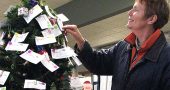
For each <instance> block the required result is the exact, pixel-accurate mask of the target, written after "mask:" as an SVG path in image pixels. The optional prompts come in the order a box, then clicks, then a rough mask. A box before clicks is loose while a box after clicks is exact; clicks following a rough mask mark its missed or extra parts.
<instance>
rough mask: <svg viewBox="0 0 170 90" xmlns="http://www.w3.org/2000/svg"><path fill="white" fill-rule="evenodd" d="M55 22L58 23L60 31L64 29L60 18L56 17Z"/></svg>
mask: <svg viewBox="0 0 170 90" xmlns="http://www.w3.org/2000/svg"><path fill="white" fill-rule="evenodd" d="M57 24H58V27H59V29H60V30H61V31H64V30H63V22H62V21H61V19H60V18H57Z"/></svg>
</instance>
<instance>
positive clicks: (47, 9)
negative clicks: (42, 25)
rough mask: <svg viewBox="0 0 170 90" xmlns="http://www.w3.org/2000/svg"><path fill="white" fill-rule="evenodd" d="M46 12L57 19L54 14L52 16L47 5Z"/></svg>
mask: <svg viewBox="0 0 170 90" xmlns="http://www.w3.org/2000/svg"><path fill="white" fill-rule="evenodd" d="M45 10H46V12H47V14H48V15H49V16H50V17H52V18H54V19H56V17H55V16H54V15H53V14H51V12H50V10H49V8H48V6H47V5H46V6H45Z"/></svg>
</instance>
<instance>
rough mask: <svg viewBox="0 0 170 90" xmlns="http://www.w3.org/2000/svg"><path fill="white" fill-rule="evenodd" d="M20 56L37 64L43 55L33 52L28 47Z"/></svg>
mask: <svg viewBox="0 0 170 90" xmlns="http://www.w3.org/2000/svg"><path fill="white" fill-rule="evenodd" d="M20 57H21V58H23V59H25V60H27V61H29V62H31V63H34V64H37V63H39V62H40V61H41V60H43V59H44V55H40V54H38V53H35V52H33V51H32V50H30V49H28V50H27V51H26V52H25V53H23V54H21V55H20Z"/></svg>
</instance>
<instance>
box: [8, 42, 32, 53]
mask: <svg viewBox="0 0 170 90" xmlns="http://www.w3.org/2000/svg"><path fill="white" fill-rule="evenodd" d="M28 45H29V44H24V43H16V42H11V41H9V42H8V44H7V46H6V47H5V50H9V51H26V49H27V48H28Z"/></svg>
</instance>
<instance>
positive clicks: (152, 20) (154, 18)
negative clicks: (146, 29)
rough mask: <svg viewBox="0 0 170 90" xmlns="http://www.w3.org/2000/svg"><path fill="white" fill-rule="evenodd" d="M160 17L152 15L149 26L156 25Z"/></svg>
mask: <svg viewBox="0 0 170 90" xmlns="http://www.w3.org/2000/svg"><path fill="white" fill-rule="evenodd" d="M157 19H158V17H157V15H152V16H151V17H149V18H148V24H154V23H155V22H156V21H157Z"/></svg>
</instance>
